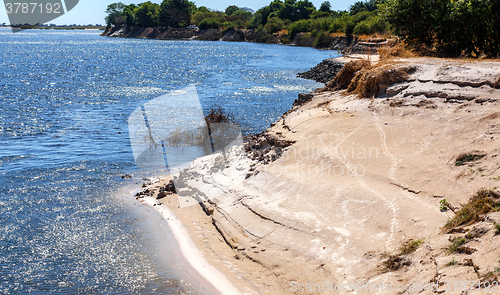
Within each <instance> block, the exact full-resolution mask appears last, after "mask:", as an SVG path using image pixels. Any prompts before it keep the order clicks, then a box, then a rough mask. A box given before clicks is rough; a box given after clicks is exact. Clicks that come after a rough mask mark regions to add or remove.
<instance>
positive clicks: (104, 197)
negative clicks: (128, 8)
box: [0, 29, 335, 294]
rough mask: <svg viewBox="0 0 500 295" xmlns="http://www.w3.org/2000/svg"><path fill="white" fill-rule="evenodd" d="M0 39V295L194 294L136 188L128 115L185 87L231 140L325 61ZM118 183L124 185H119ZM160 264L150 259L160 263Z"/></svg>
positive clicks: (68, 39)
mask: <svg viewBox="0 0 500 295" xmlns="http://www.w3.org/2000/svg"><path fill="white" fill-rule="evenodd" d="M99 33H100V32H97V31H38V30H33V31H23V32H21V33H16V34H13V33H12V32H11V31H10V30H8V29H0V48H1V50H0V294H26V293H32V294H46V293H51V294H81V293H85V294H103V293H105V294H131V293H141V294H155V293H156V294H197V293H199V292H201V291H199V290H198V289H197V288H196V286H193V285H192V284H190V283H188V282H187V280H185V279H184V278H183V273H182V271H181V270H179V268H178V266H175V261H174V260H173V259H172V257H169V255H168V247H165V245H161V243H162V239H161V237H155V235H156V236H157V235H160V234H161V232H159V231H158V227H157V225H155V224H154V222H151V221H150V220H148V217H147V216H145V215H147V214H144V213H141V212H139V210H137V208H134V206H132V205H130V204H129V203H130V202H126V201H124V198H130V199H132V198H131V196H130V195H127V193H125V191H126V190H123V189H120V188H123V187H125V186H127V185H128V186H132V187H133V186H135V185H136V182H137V181H138V180H137V179H136V178H137V177H135V176H137V175H140V173H141V171H140V169H139V168H137V167H136V166H135V164H134V158H133V155H132V150H131V146H130V141H129V136H128V125H127V119H128V116H129V115H130V114H131V113H132V111H134V110H135V109H136V108H137V107H139V106H141V105H142V104H144V103H145V102H147V101H148V100H151V99H153V98H155V97H158V96H160V95H162V94H164V93H166V92H168V91H171V90H175V89H180V88H183V87H186V86H189V85H195V86H196V89H197V91H198V94H199V97H200V101H201V104H202V107H203V108H204V109H209V108H210V107H212V106H216V105H220V106H222V107H223V108H224V109H226V110H227V111H229V112H230V113H232V114H233V115H234V117H235V119H236V120H237V122H238V123H239V124H240V125H241V127H242V130H243V133H244V134H248V133H254V132H260V131H263V130H265V129H266V128H267V127H268V126H269V124H270V123H272V122H274V121H276V120H277V119H278V118H279V117H280V116H281V114H282V113H284V112H285V111H287V110H288V109H289V108H290V106H291V104H292V102H293V100H294V99H295V98H296V97H297V94H298V93H299V92H308V91H312V90H313V89H315V88H318V87H320V86H321V85H320V84H317V83H314V82H311V81H307V80H303V79H298V78H296V77H295V73H297V72H301V71H304V70H308V69H309V68H311V67H313V66H315V65H316V64H317V63H319V62H320V61H321V60H323V59H325V58H329V57H333V56H334V55H335V53H334V52H329V51H320V50H315V49H312V48H298V47H290V46H279V45H266V44H253V43H229V42H198V41H160V40H137V39H120V38H107V37H100V36H99ZM123 174H132V175H134V177H135V179H132V180H122V179H121V178H120V176H121V175H123ZM159 253H161V254H159Z"/></svg>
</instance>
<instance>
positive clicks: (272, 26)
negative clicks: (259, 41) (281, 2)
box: [264, 17, 285, 34]
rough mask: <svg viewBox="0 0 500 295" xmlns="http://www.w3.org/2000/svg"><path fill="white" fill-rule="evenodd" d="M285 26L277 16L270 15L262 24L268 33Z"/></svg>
mask: <svg viewBox="0 0 500 295" xmlns="http://www.w3.org/2000/svg"><path fill="white" fill-rule="evenodd" d="M284 28H285V22H284V21H282V20H281V19H279V18H277V17H271V18H269V19H268V20H267V24H266V25H265V26H264V29H266V31H268V32H269V33H270V34H273V33H276V32H279V31H281V30H283V29H284Z"/></svg>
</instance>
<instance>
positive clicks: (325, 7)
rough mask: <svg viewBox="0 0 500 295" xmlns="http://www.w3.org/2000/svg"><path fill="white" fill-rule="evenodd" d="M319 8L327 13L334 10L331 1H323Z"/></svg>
mask: <svg viewBox="0 0 500 295" xmlns="http://www.w3.org/2000/svg"><path fill="white" fill-rule="evenodd" d="M319 10H320V11H323V12H326V13H330V12H332V5H331V4H330V1H325V2H323V3H321V6H320V7H319Z"/></svg>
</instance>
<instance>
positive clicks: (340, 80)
mask: <svg viewBox="0 0 500 295" xmlns="http://www.w3.org/2000/svg"><path fill="white" fill-rule="evenodd" d="M369 66H370V62H368V61H366V60H351V61H349V62H347V63H346V64H345V65H344V67H343V68H342V70H340V72H339V73H338V74H337V75H336V76H335V78H333V80H332V81H330V82H328V84H326V86H325V88H323V90H325V91H332V90H340V89H347V87H349V84H350V83H351V81H352V79H353V78H354V77H355V76H356V74H357V73H358V72H359V71H360V70H361V69H363V68H367V67H369Z"/></svg>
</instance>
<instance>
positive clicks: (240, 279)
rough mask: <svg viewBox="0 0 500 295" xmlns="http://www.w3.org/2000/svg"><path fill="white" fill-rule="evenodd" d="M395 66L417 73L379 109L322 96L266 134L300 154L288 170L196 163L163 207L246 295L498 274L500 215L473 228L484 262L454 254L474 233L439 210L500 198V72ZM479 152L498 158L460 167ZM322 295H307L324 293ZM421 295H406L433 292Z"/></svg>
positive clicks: (458, 289) (464, 66) (240, 153)
mask: <svg viewBox="0 0 500 295" xmlns="http://www.w3.org/2000/svg"><path fill="white" fill-rule="evenodd" d="M395 64H397V65H405V64H406V65H407V64H413V65H415V66H416V67H417V70H416V71H415V72H414V73H412V74H411V75H410V77H409V78H408V80H407V81H405V82H402V83H398V84H396V85H388V86H389V87H388V88H387V90H385V87H383V88H382V89H384V90H385V91H383V92H381V93H379V95H378V97H377V98H372V99H360V98H358V97H357V96H356V95H345V94H343V93H342V92H322V93H316V94H315V96H314V98H313V99H312V100H311V101H309V102H307V103H306V104H304V105H302V106H300V107H294V108H293V109H292V110H291V111H289V112H288V113H287V114H285V115H284V116H283V118H282V119H281V120H279V122H277V123H276V124H274V125H273V127H271V128H270V129H269V130H268V131H267V134H270V135H272V136H274V137H276V138H280V139H284V140H288V141H294V142H295V143H294V144H293V145H291V146H290V147H288V148H286V151H285V152H284V153H283V155H282V156H281V157H280V158H279V159H277V160H276V161H274V162H271V163H269V164H263V163H262V162H261V161H258V160H250V159H248V158H247V157H245V152H244V150H243V149H241V148H240V149H238V148H234V149H233V150H232V152H231V153H230V154H228V155H226V156H227V158H224V157H223V156H222V155H214V156H210V157H205V158H201V159H198V160H196V161H195V162H194V163H193V164H192V166H191V168H190V170H189V171H186V172H185V173H184V175H183V179H185V180H186V184H187V187H186V188H183V189H181V190H182V194H181V195H182V196H181V197H177V196H176V195H169V196H168V197H166V198H163V199H162V202H163V203H165V204H167V205H169V207H170V208H171V209H172V211H173V212H174V214H176V216H178V218H179V219H180V220H181V221H182V222H183V224H184V226H185V227H186V229H187V230H188V232H190V234H191V238H192V239H193V241H194V243H195V244H196V245H197V246H198V248H200V249H201V250H202V252H203V253H204V255H205V257H206V259H207V260H208V261H209V263H211V264H213V265H214V266H215V267H217V268H218V269H219V270H220V271H221V272H223V273H224V274H225V275H226V276H227V277H228V278H229V279H230V281H232V283H233V284H234V285H235V286H236V287H237V288H238V289H239V290H240V291H241V292H242V293H244V294H266V293H267V294H294V293H297V294H298V293H301V292H299V291H295V290H296V289H297V286H298V284H303V287H304V288H306V287H307V285H306V284H314V283H317V284H322V282H324V281H326V282H328V283H330V282H331V283H334V284H338V283H349V282H351V283H353V284H356V282H357V281H363V282H365V283H371V284H375V283H379V284H382V283H385V284H391V285H392V286H393V288H394V289H393V290H392V291H384V292H376V291H375V290H367V287H366V286H365V288H364V289H363V288H360V289H359V290H358V292H354V293H357V294H377V293H387V294H396V293H399V291H397V290H396V286H397V285H398V284H402V285H405V284H414V286H415V285H416V284H422V285H424V286H425V285H426V284H429V283H439V284H440V285H439V286H440V287H441V288H443V289H444V288H445V287H446V283H445V282H446V281H449V282H451V281H478V280H480V279H482V278H484V277H485V275H486V274H487V273H488V272H490V271H491V272H493V273H495V267H499V266H500V263H499V262H498V257H499V255H500V247H499V246H500V235H499V236H496V235H495V229H494V225H493V223H494V222H495V221H499V222H500V214H499V213H490V214H489V215H488V217H487V218H486V219H484V220H483V221H482V222H480V223H477V224H474V225H471V226H469V227H465V228H464V231H465V232H466V231H467V230H469V229H471V228H485V229H486V230H487V232H486V233H485V234H484V235H479V236H477V237H474V238H473V239H471V240H470V241H468V243H467V246H468V247H470V248H473V249H474V250H475V251H474V252H473V253H472V254H466V253H457V252H455V253H451V254H450V253H447V252H446V251H445V250H446V248H447V247H448V246H449V245H450V241H449V239H450V237H454V236H463V235H464V232H462V233H454V234H446V233H443V231H442V230H441V227H442V226H443V225H444V224H445V222H446V221H447V220H448V219H449V218H450V217H452V216H453V215H454V214H453V212H451V211H446V212H441V211H440V205H439V201H440V200H442V199H446V200H447V201H448V202H449V203H451V205H452V206H455V207H460V204H464V203H466V202H467V201H468V199H469V198H470V197H471V196H472V195H473V194H474V193H475V192H476V191H477V190H478V189H479V188H481V187H484V188H488V189H494V188H495V189H496V188H497V187H499V186H500V185H499V184H500V157H499V154H500V101H499V99H500V89H498V87H499V83H498V82H499V79H500V67H499V66H498V63H496V62H464V61H446V60H438V59H413V60H399V61H397V62H395ZM495 87H497V88H495ZM472 151H476V152H480V153H482V154H485V155H486V156H484V157H483V158H481V159H479V160H477V161H474V162H470V163H465V165H462V166H456V165H455V162H456V158H457V156H458V155H460V154H461V153H466V152H472ZM213 167H217V169H213ZM193 197H194V198H195V199H196V200H202V201H204V202H202V206H199V205H196V203H197V202H192V200H191V202H192V203H194V205H192V206H188V207H185V206H181V205H182V204H183V202H186V201H188V199H191V198H193ZM179 202H180V203H179ZM190 204H191V203H190ZM409 239H423V243H422V244H421V245H420V247H419V248H418V249H417V250H416V251H415V252H414V253H410V254H408V255H405V256H404V257H403V258H404V259H403V260H404V261H403V263H402V264H403V265H402V267H401V268H399V269H398V270H396V271H387V270H386V269H384V265H383V261H384V260H386V259H387V257H388V255H391V254H398V253H399V252H400V248H401V245H402V244H403V243H405V242H407V241H408V240H409ZM468 259H472V260H468ZM452 261H455V262H456V263H450V262H452ZM448 264H452V265H449V266H447V265H448ZM490 277H491V276H490ZM319 286H320V285H318V286H316V292H314V291H313V292H307V291H305V293H306V294H320V293H322V292H319ZM332 286H333V285H329V288H330V287H332ZM322 287H323V288H325V287H326V285H323V286H322ZM449 287H450V289H451V290H450V291H449V292H447V294H448V293H449V294H462V291H463V290H465V289H464V288H466V289H469V288H470V287H471V283H468V285H467V286H466V287H464V286H454V285H451V286H449ZM497 289H498V290H500V287H498V288H497ZM323 290H324V291H325V290H326V289H323ZM420 291H421V290H409V291H407V292H406V293H409V294H434V292H431V291H428V290H425V289H424V290H423V291H422V292H420ZM467 292H468V294H475V293H477V292H481V294H488V293H495V292H493V291H491V290H490V291H485V290H478V289H473V290H471V291H467ZM303 293H304V292H302V293H301V294H303ZM341 293H345V292H341Z"/></svg>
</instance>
